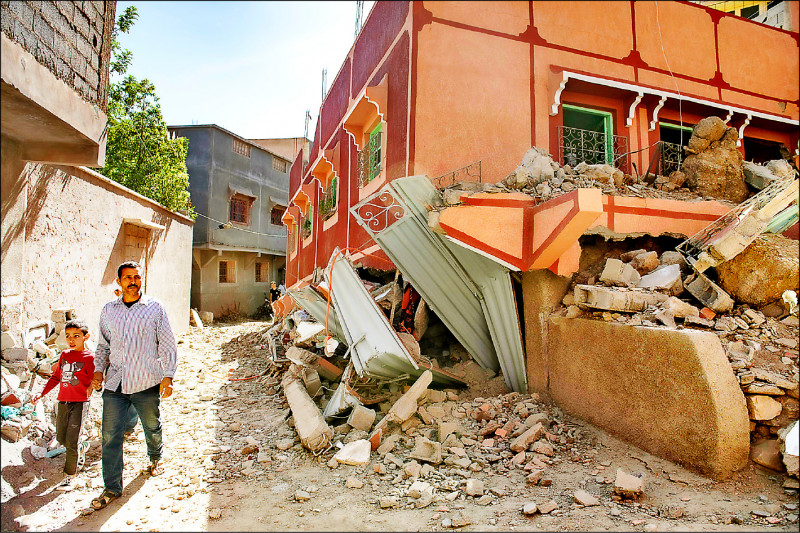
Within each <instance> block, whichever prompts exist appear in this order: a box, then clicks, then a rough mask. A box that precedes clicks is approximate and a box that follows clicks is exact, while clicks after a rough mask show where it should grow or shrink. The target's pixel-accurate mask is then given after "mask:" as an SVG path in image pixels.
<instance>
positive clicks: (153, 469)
mask: <svg viewBox="0 0 800 533" xmlns="http://www.w3.org/2000/svg"><path fill="white" fill-rule="evenodd" d="M142 473H143V474H150V475H151V476H160V475H161V474H163V473H164V460H163V459H156V460H155V461H150V464H149V465H147V466H146V467H145V468H144V469H142Z"/></svg>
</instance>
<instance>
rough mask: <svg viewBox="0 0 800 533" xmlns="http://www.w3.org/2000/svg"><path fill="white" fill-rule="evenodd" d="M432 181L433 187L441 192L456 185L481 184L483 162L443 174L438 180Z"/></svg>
mask: <svg viewBox="0 0 800 533" xmlns="http://www.w3.org/2000/svg"><path fill="white" fill-rule="evenodd" d="M431 181H432V182H433V186H434V187H436V188H437V189H440V190H441V189H444V188H446V187H449V186H450V185H453V184H455V183H462V182H465V181H466V182H477V183H480V182H481V181H482V180H481V162H480V161H475V162H474V163H470V164H469V165H466V166H463V167H461V168H458V169H456V170H454V171H452V172H448V173H447V174H442V175H441V176H439V177H438V178H433V180H431Z"/></svg>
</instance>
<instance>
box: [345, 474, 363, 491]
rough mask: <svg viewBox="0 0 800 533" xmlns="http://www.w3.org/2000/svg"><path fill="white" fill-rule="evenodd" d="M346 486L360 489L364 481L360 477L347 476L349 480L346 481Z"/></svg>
mask: <svg viewBox="0 0 800 533" xmlns="http://www.w3.org/2000/svg"><path fill="white" fill-rule="evenodd" d="M344 486H345V487H347V488H348V489H360V488H361V487H363V486H364V482H363V481H361V480H360V479H358V478H354V477H352V476H350V477H349V478H347V481H345V482H344Z"/></svg>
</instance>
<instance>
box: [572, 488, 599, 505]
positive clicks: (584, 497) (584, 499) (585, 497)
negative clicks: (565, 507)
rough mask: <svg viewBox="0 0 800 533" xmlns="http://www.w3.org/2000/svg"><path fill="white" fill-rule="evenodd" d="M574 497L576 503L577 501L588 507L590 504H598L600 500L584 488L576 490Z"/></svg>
mask: <svg viewBox="0 0 800 533" xmlns="http://www.w3.org/2000/svg"><path fill="white" fill-rule="evenodd" d="M574 498H575V502H576V503H579V504H581V505H583V506H585V507H590V506H592V505H600V500H598V499H597V498H595V497H594V496H592V495H591V494H589V493H588V492H586V491H585V490H576V491H575V495H574Z"/></svg>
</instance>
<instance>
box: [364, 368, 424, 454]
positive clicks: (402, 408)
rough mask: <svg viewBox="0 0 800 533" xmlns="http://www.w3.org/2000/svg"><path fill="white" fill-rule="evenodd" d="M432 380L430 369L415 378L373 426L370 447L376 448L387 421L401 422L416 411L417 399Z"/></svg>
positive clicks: (387, 423)
mask: <svg viewBox="0 0 800 533" xmlns="http://www.w3.org/2000/svg"><path fill="white" fill-rule="evenodd" d="M431 381H433V374H432V373H431V371H430V370H426V371H425V372H423V373H422V375H421V376H420V377H419V378H417V381H415V382H414V384H413V385H411V387H410V388H409V389H408V390H407V391H406V393H405V394H403V395H402V396H401V397H400V399H399V400H397V401H396V402H395V403H394V405H393V406H392V408H391V409H389V412H388V413H386V416H385V417H383V418H382V419H381V421H380V422H378V424H377V425H376V426H375V430H374V431H373V433H372V436H371V437H370V438H369V440H370V442H371V443H372V449H373V450H377V449H378V446H380V444H381V439H382V438H383V430H384V429H385V428H386V427H387V426H388V425H389V422H395V423H397V424H402V423H403V422H405V421H406V420H408V419H409V418H411V415H413V414H414V413H415V412H416V411H417V400H418V399H419V397H420V396H421V395H422V393H423V392H424V391H425V389H427V388H428V385H430V384H431Z"/></svg>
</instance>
